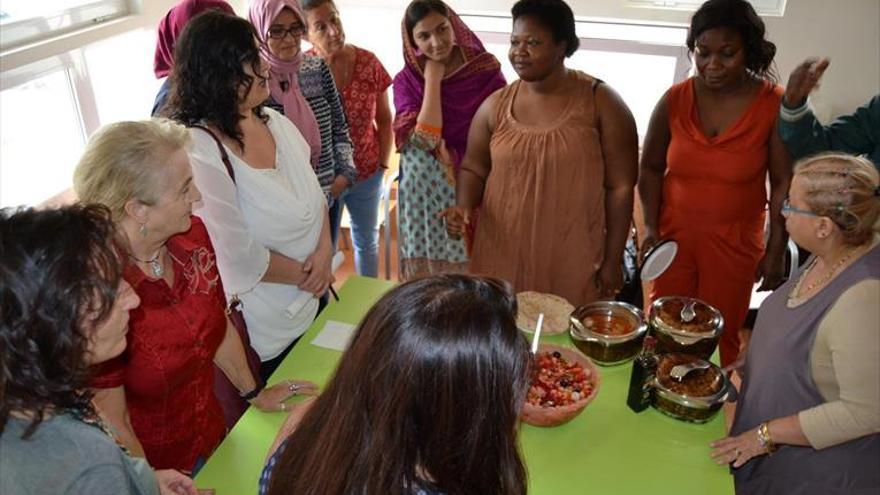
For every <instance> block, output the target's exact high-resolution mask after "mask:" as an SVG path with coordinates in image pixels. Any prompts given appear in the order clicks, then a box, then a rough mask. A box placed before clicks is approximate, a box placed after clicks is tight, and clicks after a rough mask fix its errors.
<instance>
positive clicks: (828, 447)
mask: <svg viewBox="0 0 880 495" xmlns="http://www.w3.org/2000/svg"><path fill="white" fill-rule="evenodd" d="M878 184H880V175H878V172H877V170H876V169H875V168H874V165H873V164H872V163H871V162H870V161H868V160H866V159H865V158H861V157H854V156H850V155H845V154H838V153H832V154H825V155H819V156H815V157H812V158H808V159H806V160H803V161H802V162H800V163H798V164H797V166H796V168H795V174H794V178H793V180H792V182H791V187H790V189H789V197H788V199H787V200H786V201H785V203H784V206H783V207H782V214H783V215H784V216H785V227H786V230H788V233H789V235H790V236H791V238H792V239H793V240H794V241H795V242H796V243H797V244H798V245H799V246H802V247H804V248H805V249H807V250H808V251H810V252H812V253H814V256H813V257H812V258H810V259H809V260H808V261H807V262H806V263H805V264H804V266H803V267H802V268H801V269H800V270H799V272H798V273H797V274H796V275H795V276H794V277H793V278H791V279H790V280H788V281H787V282H786V283H785V284H783V285H782V286H781V287H779V289H777V290H776V292H774V293H773V294H771V295H770V296H769V297H768V298H767V299H766V300H765V301H764V303H763V304H762V305H761V309H760V310H759V311H758V319H757V321H756V323H755V329H754V331H753V332H752V338H751V342H750V344H749V347H748V351H747V354H746V359H745V368H744V371H745V378H744V382H743V386H742V391H741V393H740V399H739V403H738V406H737V409H736V418H735V419H734V422H733V426H732V427H731V431H730V436H729V437H727V438H724V439H722V440H718V441H716V442H713V444H712V447H713V449H714V450H713V452H712V456H713V457H714V458H715V459H716V461H717V462H718V463H719V464H731V465H732V467H733V474H734V479H735V482H736V491H737V493H748V494H797V495H806V494H816V495H819V494H821V495H843V494H847V495H854V494H868V493H877V492H878V490H880V470H878V469H877V466H880V304H878V301H880V223H878V219H880V186H878Z"/></svg>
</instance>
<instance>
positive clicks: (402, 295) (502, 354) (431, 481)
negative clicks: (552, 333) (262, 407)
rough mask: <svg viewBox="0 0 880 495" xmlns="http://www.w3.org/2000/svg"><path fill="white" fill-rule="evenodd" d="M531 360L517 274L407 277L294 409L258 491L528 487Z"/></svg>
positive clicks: (514, 493)
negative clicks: (522, 445)
mask: <svg viewBox="0 0 880 495" xmlns="http://www.w3.org/2000/svg"><path fill="white" fill-rule="evenodd" d="M530 362H531V354H530V353H529V345H528V342H527V341H526V339H525V338H524V337H523V335H522V333H521V332H519V331H518V330H517V328H516V298H515V297H514V295H513V294H512V292H511V289H510V285H508V284H506V283H504V282H502V281H500V280H497V279H490V278H483V277H472V276H468V275H453V274H447V275H435V276H432V277H423V278H421V279H417V280H414V281H411V282H408V283H405V284H403V285H400V286H398V287H396V288H394V289H392V290H391V291H389V292H388V293H387V294H386V295H385V296H383V297H382V299H380V300H379V301H378V302H377V303H376V304H375V305H374V306H373V307H372V309H370V311H369V312H368V313H367V315H366V316H365V317H364V319H363V321H362V322H361V324H360V325H359V326H358V329H357V331H356V333H355V335H354V337H353V339H352V342H351V346H350V347H349V348H348V350H347V351H346V353H345V354H344V355H343V356H342V359H341V360H340V362H339V368H338V369H337V370H336V374H335V376H334V377H333V380H332V381H331V382H330V384H329V385H328V386H327V389H326V391H325V392H324V393H323V394H322V395H321V396H319V397H318V398H317V399H315V400H314V401H312V402H310V403H307V405H306V406H302V407H299V408H297V409H296V410H295V411H294V412H293V413H292V414H291V415H290V417H289V418H288V420H287V422H286V423H285V425H284V427H282V430H281V432H280V433H279V436H278V440H276V443H279V442H280V446H279V447H278V448H277V450H275V452H274V453H273V455H272V456H271V458H270V459H269V461H268V464H267V466H266V469H265V470H264V472H263V476H262V477H261V479H260V493H261V494H265V493H269V494H272V495H276V494H279V495H283V494H288V493H321V494H326V495H348V494H353V493H357V494H364V495H380V494H381V495H386V494H398V495H404V494H405V495H439V494H466V493H474V494H481V495H524V494H525V493H526V472H525V466H524V465H523V462H522V459H521V457H520V452H519V446H518V441H517V429H518V426H519V413H520V411H521V410H522V405H523V402H524V401H525V395H526V390H527V389H528V384H529V366H530Z"/></svg>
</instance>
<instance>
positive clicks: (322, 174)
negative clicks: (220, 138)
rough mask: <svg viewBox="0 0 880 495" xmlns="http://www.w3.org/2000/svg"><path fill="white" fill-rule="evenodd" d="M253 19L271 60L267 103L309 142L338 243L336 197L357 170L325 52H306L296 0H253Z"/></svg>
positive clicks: (332, 234)
mask: <svg viewBox="0 0 880 495" xmlns="http://www.w3.org/2000/svg"><path fill="white" fill-rule="evenodd" d="M248 18H249V19H250V21H251V24H253V25H254V27H255V28H256V30H257V35H258V36H259V38H260V41H261V44H260V53H261V54H262V56H263V59H264V60H265V61H266V62H267V63H268V64H269V74H270V76H269V95H270V98H269V102H268V106H269V107H271V108H273V109H275V110H277V111H278V112H281V113H283V114H284V115H285V116H287V118H289V119H290V120H291V121H292V122H293V123H294V124H295V125H296V127H297V129H299V131H300V132H301V133H302V135H303V137H304V138H305V139H306V141H307V142H308V143H309V147H310V149H311V156H310V158H311V163H312V168H314V169H315V175H317V176H318V182H319V183H320V184H321V189H322V190H323V191H324V194H325V195H326V196H327V204H328V205H329V206H330V208H331V209H330V237H331V239H332V241H333V245H334V246H335V245H336V236H337V234H338V232H339V221H340V218H341V213H342V212H341V211H339V208H338V206H337V204H336V199H337V198H339V195H340V194H342V192H343V191H345V190H346V189H347V188H348V187H350V186H351V185H353V184H354V183H355V182H357V178H358V171H357V169H356V168H355V166H354V156H353V148H352V145H351V138H350V137H349V135H348V123H347V122H346V120H345V110H343V108H342V100H341V99H340V98H339V91H337V89H336V83H335V82H334V80H333V73H332V72H330V68H329V67H328V66H327V64H326V63H325V62H324V60H323V59H321V57H316V56H310V55H304V54H303V52H302V49H301V47H300V42H301V39H302V36H303V34H305V32H306V20H305V15H304V14H303V11H302V7H301V6H300V4H299V2H297V1H296V0H253V1H252V2H251V6H250V10H249V11H248Z"/></svg>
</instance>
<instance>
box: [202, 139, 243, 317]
mask: <svg viewBox="0 0 880 495" xmlns="http://www.w3.org/2000/svg"><path fill="white" fill-rule="evenodd" d="M190 127H195V128H196V129H201V130H203V131H205V132H207V133H208V135H209V136H211V138H212V139H213V140H214V142H215V143H217V149H219V150H220V159H221V160H223V165H225V166H226V173H228V174H229V178H230V179H232V183H233V184H235V171H234V170H233V169H232V164H231V163H229V153H227V152H226V147H225V146H223V143H221V142H220V138H218V137H217V135H216V134H214V132H213V131H211V129H208V128H207V127H205V126H203V125H199V124H193V125H191V126H190ZM242 306H243V304H242V302H241V299H239V298H238V294H233V295H232V299H231V300H230V301H229V304H227V305H226V316H231V315H232V312H233V311H241V307H242ZM242 321H244V320H242Z"/></svg>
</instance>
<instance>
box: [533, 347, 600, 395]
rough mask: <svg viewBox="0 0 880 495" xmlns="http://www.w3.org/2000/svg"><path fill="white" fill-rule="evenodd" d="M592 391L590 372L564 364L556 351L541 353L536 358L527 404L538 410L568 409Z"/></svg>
mask: <svg viewBox="0 0 880 495" xmlns="http://www.w3.org/2000/svg"><path fill="white" fill-rule="evenodd" d="M592 391H593V376H592V370H588V369H584V367H583V366H581V364H580V363H577V362H568V361H566V360H565V359H564V358H563V357H562V355H561V354H560V353H559V352H557V351H553V352H541V353H538V355H537V356H536V357H535V363H534V367H533V368H532V376H531V386H530V387H529V392H528V394H527V396H526V401H527V402H528V403H529V404H531V405H533V406H540V407H558V406H567V405H569V404H574V403H575V402H577V401H579V400H581V399H584V398H586V397H589V396H590V393H592Z"/></svg>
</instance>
